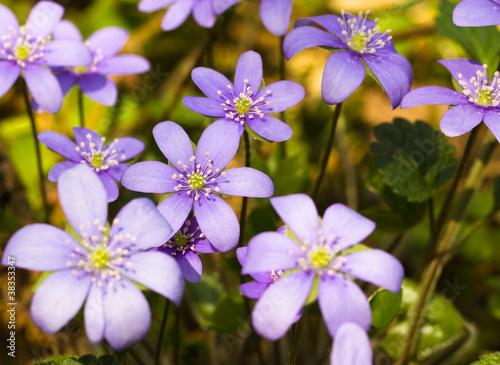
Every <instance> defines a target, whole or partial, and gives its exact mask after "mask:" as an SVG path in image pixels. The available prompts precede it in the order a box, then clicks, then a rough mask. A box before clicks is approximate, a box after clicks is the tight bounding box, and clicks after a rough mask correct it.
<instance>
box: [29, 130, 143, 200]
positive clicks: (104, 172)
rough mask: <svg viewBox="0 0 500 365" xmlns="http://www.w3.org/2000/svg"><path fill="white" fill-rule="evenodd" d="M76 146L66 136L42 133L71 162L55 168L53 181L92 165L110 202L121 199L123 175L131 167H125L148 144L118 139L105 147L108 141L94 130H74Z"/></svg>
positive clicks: (44, 138)
mask: <svg viewBox="0 0 500 365" xmlns="http://www.w3.org/2000/svg"><path fill="white" fill-rule="evenodd" d="M73 133H74V135H75V140H76V143H75V142H73V141H72V140H71V139H69V138H68V137H66V136H65V135H63V134H61V133H57V132H51V131H45V132H42V133H39V134H38V140H39V141H40V142H42V143H43V144H44V145H46V146H47V147H48V148H50V149H51V150H52V151H54V152H56V153H58V154H60V155H61V156H63V157H65V158H67V159H68V161H63V162H60V163H58V164H57V165H55V166H54V167H52V169H51V170H50V171H49V180H50V181H58V180H59V176H60V175H61V173H63V172H64V171H66V170H67V169H70V168H72V167H74V166H76V165H78V164H86V165H88V166H89V167H90V168H91V169H92V170H93V171H94V172H95V173H96V175H97V176H99V179H101V182H102V183H103V185H104V188H105V189H106V194H107V197H108V202H111V201H114V200H116V198H118V185H117V184H116V182H115V180H117V181H120V180H121V177H122V174H123V172H124V171H125V170H126V169H127V168H128V167H129V165H127V164H124V163H123V162H125V161H126V160H129V159H131V158H133V157H135V156H137V155H138V154H139V153H141V152H142V151H143V150H144V143H142V142H141V141H139V140H138V139H137V138H133V137H120V138H116V139H114V140H113V141H111V142H110V143H108V144H106V145H105V142H106V138H105V137H101V136H100V135H98V134H97V133H96V132H94V131H93V130H91V129H87V128H82V127H73Z"/></svg>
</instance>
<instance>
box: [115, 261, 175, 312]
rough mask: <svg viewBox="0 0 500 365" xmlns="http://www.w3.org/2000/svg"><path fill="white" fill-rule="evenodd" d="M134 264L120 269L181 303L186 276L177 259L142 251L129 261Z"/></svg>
mask: <svg viewBox="0 0 500 365" xmlns="http://www.w3.org/2000/svg"><path fill="white" fill-rule="evenodd" d="M128 262H130V263H131V264H132V265H131V266H130V267H128V266H127V267H126V268H125V270H123V269H120V268H116V269H117V270H120V271H121V272H122V273H123V275H125V276H126V277H128V278H129V279H131V280H133V281H135V282H137V283H139V284H142V285H144V286H145V287H147V288H149V289H151V290H153V291H155V292H157V293H158V294H160V295H162V296H164V297H166V298H168V299H170V300H171V301H173V302H174V303H175V304H176V305H177V306H179V305H180V303H181V299H182V294H183V293H184V278H183V277H182V272H181V268H180V267H179V265H178V264H177V262H176V260H175V259H174V258H173V257H172V256H169V255H165V254H164V253H161V252H140V253H136V254H135V255H132V256H131V257H130V260H129V261H128Z"/></svg>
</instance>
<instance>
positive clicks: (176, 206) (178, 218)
mask: <svg viewBox="0 0 500 365" xmlns="http://www.w3.org/2000/svg"><path fill="white" fill-rule="evenodd" d="M192 207H193V198H192V197H190V196H188V195H187V194H186V193H175V194H172V195H170V196H169V197H168V198H166V199H165V200H164V201H162V202H161V204H160V205H158V210H159V211H160V213H161V215H162V216H163V218H165V219H166V220H167V222H168V223H169V224H170V227H172V233H171V234H170V237H172V236H173V235H174V234H175V233H176V232H177V231H178V230H179V229H181V227H182V225H183V224H184V222H186V218H187V217H188V215H189V212H191V208H192ZM170 237H168V238H170ZM166 241H167V240H165V242H166Z"/></svg>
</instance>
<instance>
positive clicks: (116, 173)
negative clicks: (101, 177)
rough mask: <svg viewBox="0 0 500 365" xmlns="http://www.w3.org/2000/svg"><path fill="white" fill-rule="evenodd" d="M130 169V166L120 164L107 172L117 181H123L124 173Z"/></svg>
mask: <svg viewBox="0 0 500 365" xmlns="http://www.w3.org/2000/svg"><path fill="white" fill-rule="evenodd" d="M129 167H130V165H126V164H123V163H122V164H119V165H115V166H111V167H110V168H109V169H108V170H107V171H106V172H107V173H108V175H109V176H111V177H112V178H113V179H115V180H116V181H121V180H122V176H123V173H124V172H125V171H126V170H127V169H128V168H129Z"/></svg>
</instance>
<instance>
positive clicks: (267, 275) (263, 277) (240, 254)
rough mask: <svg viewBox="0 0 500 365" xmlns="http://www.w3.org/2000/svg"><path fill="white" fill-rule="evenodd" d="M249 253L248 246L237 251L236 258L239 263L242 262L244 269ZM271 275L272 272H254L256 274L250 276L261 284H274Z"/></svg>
mask: <svg viewBox="0 0 500 365" xmlns="http://www.w3.org/2000/svg"><path fill="white" fill-rule="evenodd" d="M247 252H248V247H247V246H243V247H238V248H237V249H236V257H237V258H238V261H239V262H240V265H241V266H242V267H243V266H245V262H246V257H247ZM271 273H272V270H271V271H264V272H258V273H255V272H254V273H250V276H251V277H252V278H253V279H254V280H256V281H258V282H259V283H265V284H271V283H274V279H273V278H272V277H271Z"/></svg>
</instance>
